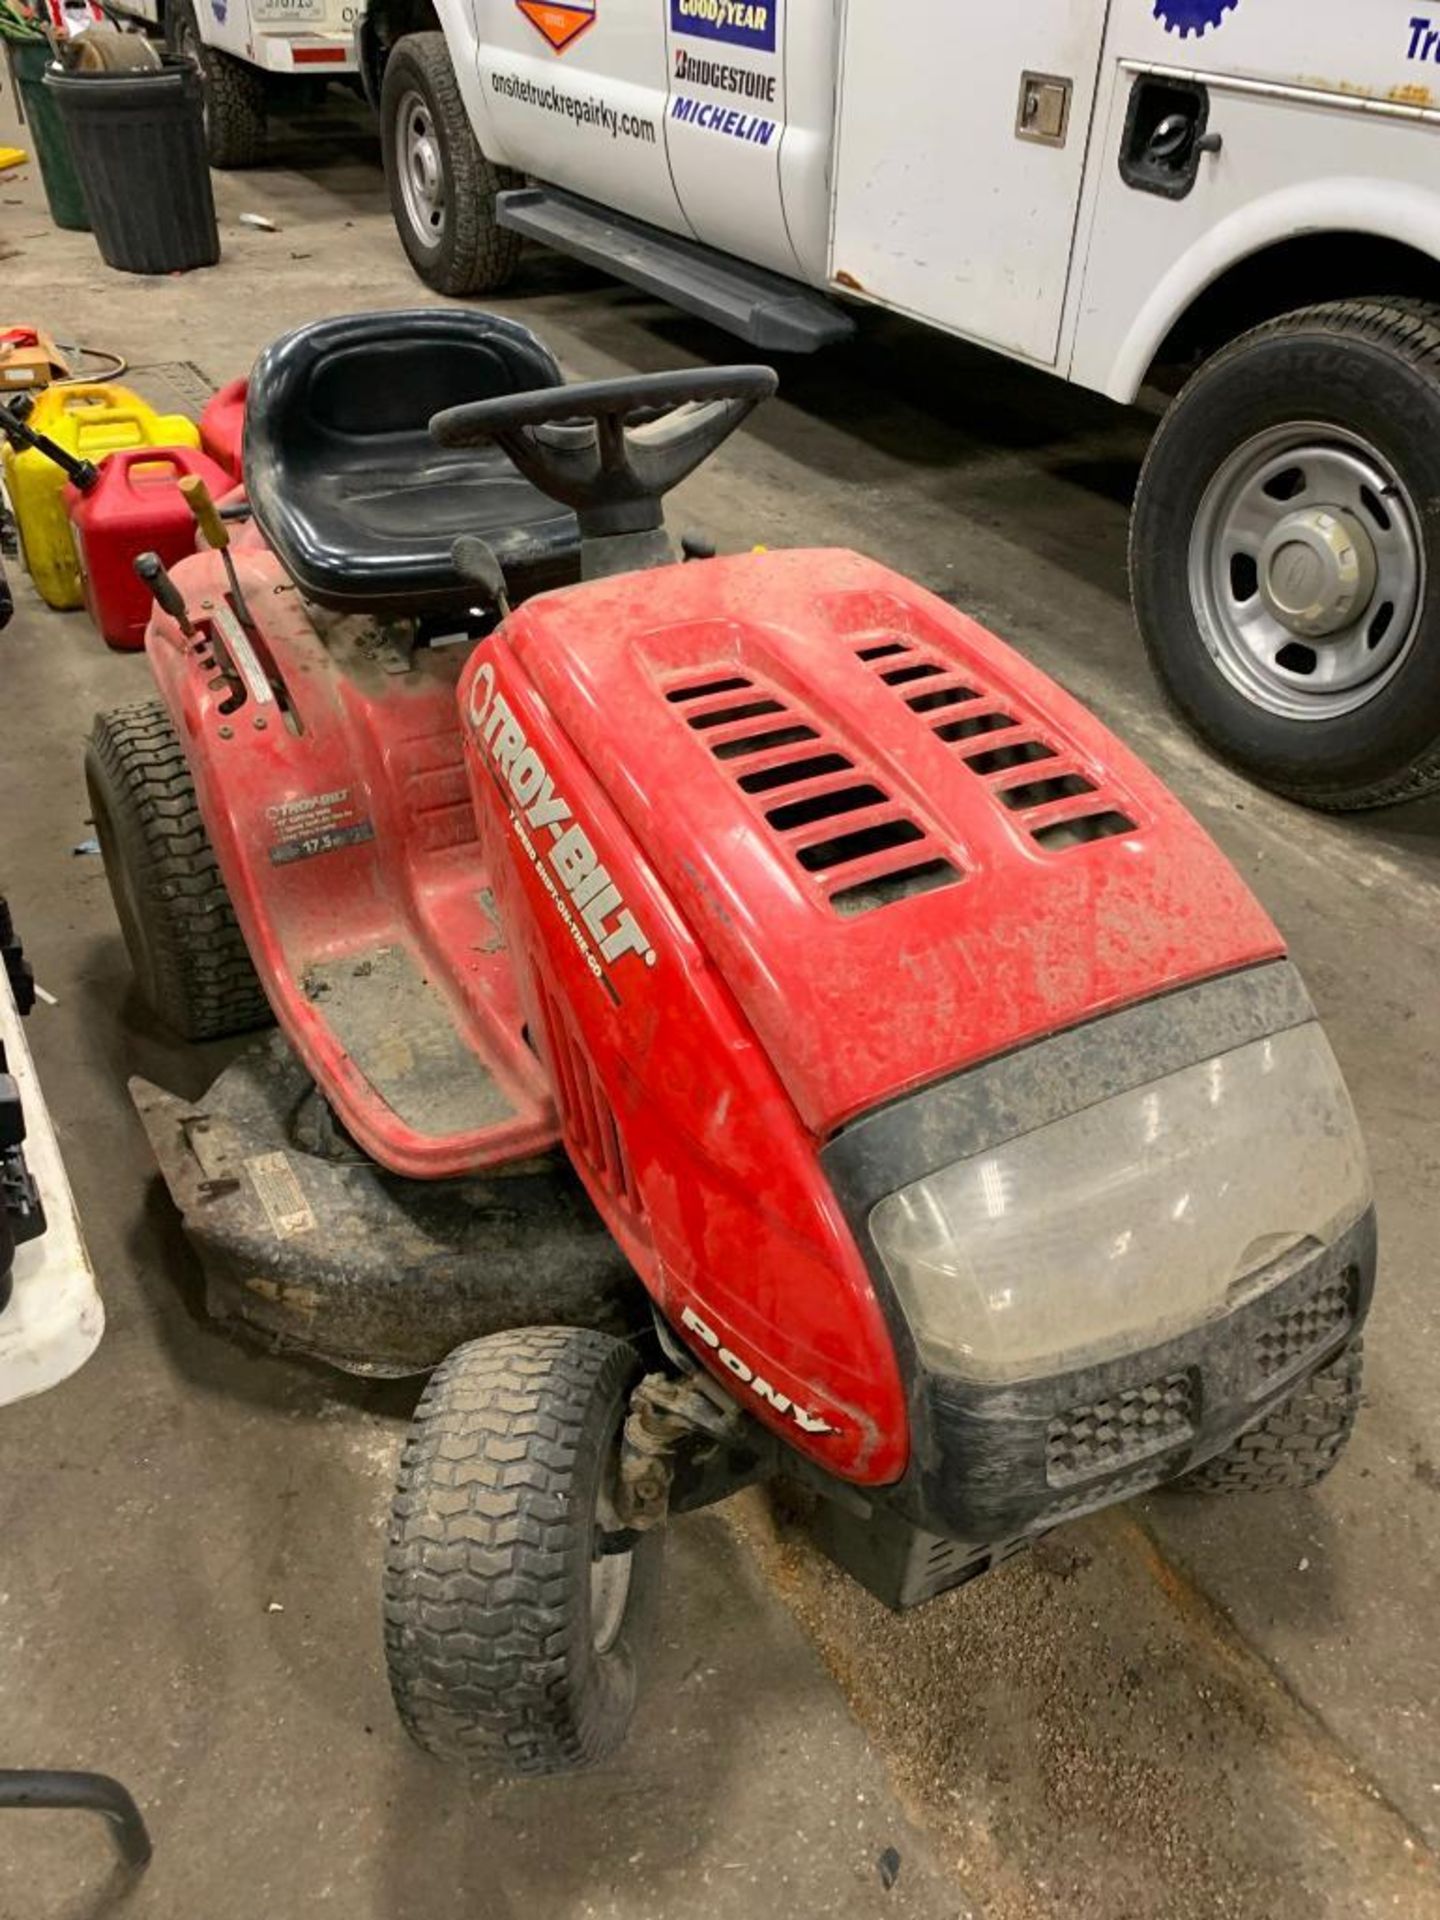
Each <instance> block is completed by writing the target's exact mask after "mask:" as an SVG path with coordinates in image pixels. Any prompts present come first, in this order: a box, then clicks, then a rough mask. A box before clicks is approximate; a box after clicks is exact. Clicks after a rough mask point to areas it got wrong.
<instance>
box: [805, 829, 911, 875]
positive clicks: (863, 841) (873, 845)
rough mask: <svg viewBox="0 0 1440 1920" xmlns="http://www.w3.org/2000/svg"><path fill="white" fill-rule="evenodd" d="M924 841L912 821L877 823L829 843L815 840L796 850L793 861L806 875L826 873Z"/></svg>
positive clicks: (838, 836)
mask: <svg viewBox="0 0 1440 1920" xmlns="http://www.w3.org/2000/svg"><path fill="white" fill-rule="evenodd" d="M924 838H925V835H924V833H923V831H922V830H921V829H920V828H919V827H917V826H916V824H915V822H914V821H913V820H904V819H901V820H877V821H876V822H875V824H874V825H873V826H869V827H859V828H857V829H856V831H855V832H854V833H840V834H837V835H836V836H835V838H834V839H833V840H817V841H815V842H813V843H812V844H811V845H810V846H808V847H800V848H798V849H797V851H796V857H797V859H798V860H799V862H800V864H801V866H802V867H804V869H805V871H806V872H807V873H828V872H829V871H830V869H831V868H832V867H843V866H847V865H849V864H850V862H852V861H855V860H868V859H869V858H870V857H871V855H872V854H877V853H888V852H889V851H890V849H891V848H892V847H908V846H913V845H914V843H915V842H916V841H917V840H923V839H924Z"/></svg>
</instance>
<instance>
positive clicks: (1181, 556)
mask: <svg viewBox="0 0 1440 1920" xmlns="http://www.w3.org/2000/svg"><path fill="white" fill-rule="evenodd" d="M1302 420H1313V421H1317V422H1319V423H1320V424H1321V426H1322V427H1323V426H1324V425H1326V424H1330V425H1333V426H1338V427H1341V428H1345V427H1348V428H1349V429H1350V430H1351V431H1354V432H1357V433H1359V434H1361V435H1362V436H1363V437H1364V438H1365V439H1367V440H1368V441H1369V442H1370V444H1371V445H1372V446H1374V447H1375V448H1376V449H1377V450H1378V451H1379V452H1380V453H1382V454H1383V456H1384V458H1385V459H1386V460H1387V461H1388V462H1389V464H1390V465H1391V466H1392V467H1393V468H1394V470H1395V472H1396V473H1397V475H1398V476H1399V478H1400V479H1401V480H1402V481H1403V482H1404V484H1405V486H1406V488H1407V490H1408V492H1409V494H1410V498H1411V499H1412V501H1413V502H1414V503H1415V507H1416V511H1417V513H1418V514H1419V516H1420V520H1421V523H1422V531H1421V539H1422V545H1423V548H1424V557H1425V562H1426V576H1427V577H1426V584H1425V591H1424V600H1423V603H1422V607H1421V612H1420V616H1419V626H1418V629H1417V632H1416V635H1415V638H1414V641H1413V643H1412V646H1411V649H1410V653H1409V655H1408V657H1407V658H1406V659H1405V661H1404V662H1403V663H1402V665H1401V666H1400V668H1399V670H1398V671H1397V672H1396V673H1395V675H1394V676H1393V678H1392V679H1391V680H1390V681H1389V682H1388V684H1387V685H1385V686H1384V687H1383V688H1381V689H1380V691H1379V692H1377V693H1376V694H1375V695H1374V697H1373V698H1372V699H1371V700H1369V701H1367V702H1366V703H1365V704H1364V705H1362V706H1360V707H1359V708H1357V709H1355V710H1354V711H1353V712H1351V713H1348V714H1344V715H1338V716H1335V717H1332V718H1328V719H1323V720H1294V719H1286V718H1284V717H1282V716H1280V715H1277V714H1273V713H1270V712H1268V711H1266V710H1265V709H1264V708H1263V707H1262V706H1260V705H1259V704H1258V703H1257V702H1254V701H1251V700H1250V699H1248V698H1247V697H1246V695H1244V694H1243V693H1241V692H1240V691H1239V689H1238V688H1236V687H1234V686H1232V685H1231V684H1230V682H1229V681H1228V680H1227V679H1226V678H1225V676H1224V674H1223V673H1222V672H1221V670H1220V668H1219V667H1218V666H1217V665H1216V663H1215V661H1214V660H1213V659H1212V657H1211V655H1210V652H1209V650H1208V648H1207V646H1206V644H1205V640H1204V638H1203V635H1202V632H1201V627H1200V623H1199V621H1198V619H1197V616H1196V613H1195V610H1194V607H1193V604H1192V601H1191V595H1190V585H1189V568H1188V556H1189V545H1190V536H1191V530H1192V527H1193V524H1194V521H1195V518H1196V514H1197V512H1198V510H1199V505H1200V501H1201V498H1202V496H1203V495H1204V492H1205V489H1206V487H1207V486H1208V485H1209V482H1210V480H1211V479H1212V478H1213V476H1214V474H1215V473H1216V472H1217V470H1218V469H1219V467H1220V466H1221V464H1222V463H1223V461H1224V460H1225V459H1226V458H1227V457H1228V456H1229V454H1230V453H1231V452H1232V451H1233V450H1234V449H1235V448H1236V447H1237V446H1239V445H1241V444H1242V443H1243V442H1244V441H1245V440H1247V439H1250V438H1252V437H1253V436H1254V435H1256V434H1258V433H1260V432H1262V431H1264V430H1265V429H1266V428H1267V427H1271V426H1274V425H1277V424H1282V423H1285V422H1289V421H1302ZM1437 502H1440V306H1435V305H1431V304H1427V303H1426V302H1423V301H1419V300H1405V299H1398V298H1397V299H1387V300H1347V301H1334V302H1330V303H1328V304H1326V305H1323V306H1315V307H1307V308H1302V309H1299V310H1297V311H1296V312H1294V313H1287V314H1283V315H1281V316H1280V317H1279V318H1278V319H1275V320H1270V321H1267V322H1266V323H1265V324H1264V325H1263V326H1260V327H1256V328H1255V329H1254V330H1253V331H1251V332H1249V333H1246V334H1244V335H1242V336H1241V337H1240V338H1239V339H1238V340H1235V341H1232V342H1231V344H1230V345H1229V346H1227V347H1225V348H1223V349H1222V350H1221V351H1220V352H1219V353H1217V354H1215V355H1214V356H1213V358H1211V359H1210V360H1208V361H1207V362H1206V363H1205V365H1204V366H1202V367H1201V368H1200V370H1199V371H1198V372H1197V373H1196V374H1195V375H1194V376H1193V377H1192V378H1191V380H1190V381H1189V382H1188V384H1187V385H1186V386H1185V388H1184V389H1183V390H1182V392H1181V393H1180V395H1179V397H1178V399H1177V400H1176V401H1175V402H1174V404H1173V405H1172V406H1171V408H1170V410H1169V412H1168V413H1167V414H1166V416H1165V418H1164V419H1163V420H1162V421H1161V423H1160V426H1159V428H1158V430H1157V431H1156V433H1155V436H1154V438H1153V440H1152V441H1151V443H1150V450H1149V452H1148V454H1147V456H1146V459H1145V464H1144V467H1143V468H1142V470H1141V474H1140V482H1139V486H1138V488H1137V490H1136V496H1135V511H1134V514H1133V516H1132V519H1131V527H1130V584H1131V592H1132V596H1133V599H1134V603H1135V614H1136V619H1137V621H1138V624H1139V628H1140V634H1141V638H1142V639H1143V641H1144V643H1145V649H1146V652H1147V653H1148V655H1149V657H1150V663H1151V665H1152V667H1153V668H1154V670H1155V673H1156V676H1157V678H1158V679H1159V681H1160V685H1161V687H1162V689H1163V691H1164V693H1165V695H1166V697H1167V699H1168V700H1169V702H1170V704H1171V705H1172V706H1173V707H1174V709H1175V710H1176V712H1177V713H1178V714H1179V715H1180V717H1181V719H1183V720H1184V721H1185V722H1186V724H1187V725H1188V726H1190V727H1191V728H1192V729H1193V730H1194V731H1195V732H1196V733H1197V734H1199V735H1200V737H1201V739H1203V740H1204V741H1205V742H1206V744H1207V745H1209V746H1210V747H1212V748H1213V749H1214V750H1215V751H1216V752H1217V753H1219V754H1220V755H1221V756H1222V757H1223V758H1224V759H1226V760H1228V761H1229V762H1230V763H1231V765H1233V766H1235V767H1238V768H1239V769H1240V770H1241V771H1242V772H1243V773H1246V774H1248V775H1249V776H1250V778H1252V779H1254V780H1257V781H1259V782H1260V783H1261V784H1262V785H1264V786H1267V787H1269V788H1270V789H1272V791H1274V792H1276V793H1280V794H1283V795H1284V796H1285V797H1287V798H1288V799H1292V800H1298V801H1300V802H1302V803H1303V804H1305V805H1307V806H1311V807H1316V808H1319V809H1321V810H1325V811H1331V812H1352V811H1357V810H1360V809H1364V808H1370V807H1382V806H1391V805H1394V804H1396V803H1397V802H1400V801H1405V800H1413V799H1418V798H1420V797H1421V796H1422V795H1424V794H1427V793H1430V792H1432V791H1434V790H1435V789H1436V788H1437V787H1440V513H1437V511H1436V506H1437Z"/></svg>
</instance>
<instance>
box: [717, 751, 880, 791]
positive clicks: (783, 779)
mask: <svg viewBox="0 0 1440 1920" xmlns="http://www.w3.org/2000/svg"><path fill="white" fill-rule="evenodd" d="M854 765H855V763H854V761H853V760H847V759H846V758H845V756H844V754H843V753H810V754H806V756H805V758H804V759H803V760H782V761H781V762H780V765H779V766H778V767H762V768H761V770H760V771H759V772H758V773H742V774H741V776H740V780H739V785H740V788H741V791H742V792H744V793H773V792H774V791H775V789H776V788H777V787H793V786H796V785H798V784H799V782H800V781H802V780H823V779H824V777H825V775H826V774H827V773H851V772H853V771H854Z"/></svg>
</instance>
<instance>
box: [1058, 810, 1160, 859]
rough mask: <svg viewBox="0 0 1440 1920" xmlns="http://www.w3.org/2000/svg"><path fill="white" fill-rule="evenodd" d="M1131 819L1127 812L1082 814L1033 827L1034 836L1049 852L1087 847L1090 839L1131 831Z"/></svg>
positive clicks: (1113, 836) (1109, 837)
mask: <svg viewBox="0 0 1440 1920" xmlns="http://www.w3.org/2000/svg"><path fill="white" fill-rule="evenodd" d="M1134 832H1135V822H1134V821H1133V820H1132V819H1131V818H1130V816H1129V814H1128V813H1116V812H1113V811H1107V812H1105V813H1086V814H1082V815H1081V816H1080V818H1079V819H1078V820H1055V821H1052V822H1051V824H1050V825H1049V826H1048V827H1036V828H1034V829H1033V834H1034V838H1035V839H1036V840H1037V841H1038V842H1039V844H1040V845H1041V846H1042V847H1047V848H1048V849H1049V850H1050V851H1051V852H1052V853H1055V852H1058V851H1060V850H1061V849H1063V848H1065V847H1085V846H1089V844H1090V843H1091V841H1092V840H1114V839H1117V838H1118V837H1119V836H1120V835H1121V834H1122V833H1134Z"/></svg>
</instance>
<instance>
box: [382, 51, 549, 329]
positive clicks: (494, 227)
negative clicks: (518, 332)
mask: <svg viewBox="0 0 1440 1920" xmlns="http://www.w3.org/2000/svg"><path fill="white" fill-rule="evenodd" d="M410 92H415V93H418V94H420V95H421V96H422V98H423V99H424V100H425V101H426V103H427V105H428V106H429V109H430V115H431V120H432V123H433V125H434V127H435V130H436V133H437V134H438V136H439V142H440V148H441V162H442V169H443V172H444V176H445V217H444V222H443V224H442V227H441V232H440V240H439V244H438V245H436V246H428V247H427V246H426V245H424V244H423V242H422V241H421V239H420V238H419V236H418V235H417V234H416V233H415V231H414V228H413V225H412V223H411V220H410V216H409V213H408V211H407V210H406V206H405V197H404V193H403V190H402V188H401V184H400V173H399V169H400V166H401V160H400V157H399V155H398V154H397V150H396V141H395V120H396V115H397V113H398V111H399V107H400V102H401V100H402V99H403V98H404V97H405V95H406V94H407V93H410ZM380 147H381V153H382V155H383V158H384V162H385V182H386V186H387V187H388V189H389V193H390V211H391V214H392V215H393V217H394V221H395V231H396V232H397V233H398V234H399V236H400V244H401V246H403V247H404V249H405V252H406V255H407V256H408V258H409V261H410V264H411V266H412V267H414V269H415V271H416V273H418V274H419V276H420V278H421V279H422V280H423V281H424V282H425V284H426V285H427V286H429V287H433V288H434V289H435V291H436V292H437V293H444V294H449V295H451V296H452V297H454V296H456V295H461V294H467V293H498V292H499V290H500V289H501V288H502V287H504V286H506V285H507V284H508V283H509V281H510V280H511V278H512V277H513V275H514V272H515V266H516V262H517V261H518V260H519V258H520V236H519V234H518V233H512V232H510V230H509V229H508V228H506V227H502V226H501V225H500V224H499V223H498V221H497V220H496V217H495V196H496V195H497V194H498V193H501V192H503V191H504V190H505V189H506V188H508V187H518V186H520V185H521V184H522V181H521V178H520V175H519V174H518V173H514V172H512V171H511V170H510V169H509V168H508V167H497V166H495V165H494V164H493V163H492V162H491V161H489V160H487V159H486V158H485V155H484V154H483V153H482V152H481V151H480V145H479V142H478V141H477V140H476V138H475V132H474V129H473V128H472V127H471V125H470V116H469V114H468V113H467V112H466V111H465V102H464V100H463V99H462V98H461V95H460V87H459V84H458V82H457V81H456V79H455V69H454V67H453V66H452V65H451V63H450V50H449V48H448V47H447V46H446V44H445V36H444V34H443V33H407V34H406V35H405V36H404V38H403V39H401V40H397V41H396V43H395V46H394V49H393V51H392V52H391V54H390V58H389V59H388V60H387V61H386V63H385V77H384V79H383V81H382V82H381V87H380Z"/></svg>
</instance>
